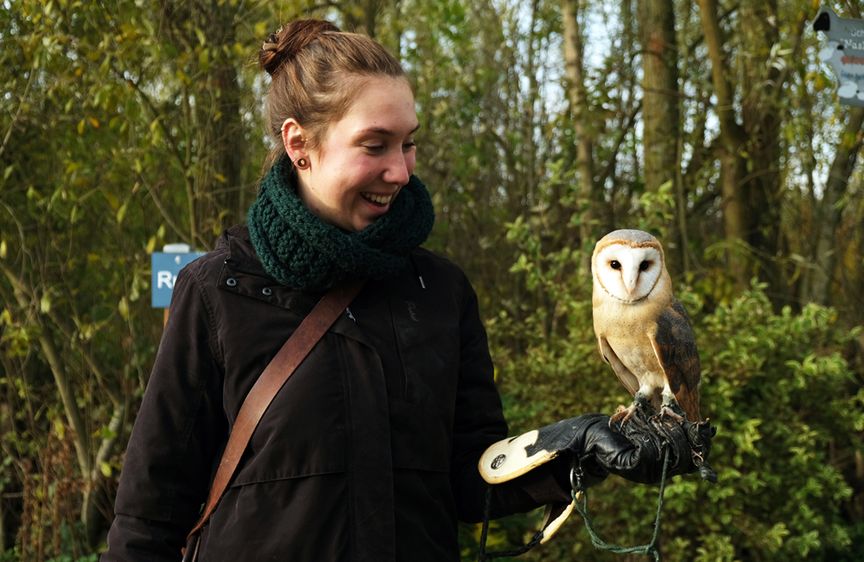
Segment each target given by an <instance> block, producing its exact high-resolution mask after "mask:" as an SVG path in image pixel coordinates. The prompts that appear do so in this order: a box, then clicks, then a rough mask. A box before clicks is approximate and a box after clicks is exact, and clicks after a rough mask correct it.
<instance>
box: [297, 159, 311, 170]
mask: <svg viewBox="0 0 864 562" xmlns="http://www.w3.org/2000/svg"><path fill="white" fill-rule="evenodd" d="M294 166H295V167H296V168H298V169H300V170H305V169H306V168H308V167H309V162H308V161H307V160H306V159H305V158H302V157H301V158H298V159H297V160H295V161H294Z"/></svg>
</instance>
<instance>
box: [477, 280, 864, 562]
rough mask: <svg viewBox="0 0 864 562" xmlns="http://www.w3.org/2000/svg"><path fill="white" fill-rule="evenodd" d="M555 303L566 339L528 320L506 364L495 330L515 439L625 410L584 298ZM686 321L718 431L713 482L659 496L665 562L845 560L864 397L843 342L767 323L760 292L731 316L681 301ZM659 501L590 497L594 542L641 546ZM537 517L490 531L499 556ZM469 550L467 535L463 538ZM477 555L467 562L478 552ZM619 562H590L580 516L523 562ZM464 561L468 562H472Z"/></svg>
mask: <svg viewBox="0 0 864 562" xmlns="http://www.w3.org/2000/svg"><path fill="white" fill-rule="evenodd" d="M564 294H565V292H562V293H561V294H559V295H558V296H557V298H558V299H559V304H558V307H559V308H561V307H562V306H563V307H564V309H566V310H568V311H569V313H568V314H567V315H566V317H567V331H566V334H565V335H564V336H563V337H554V336H553V337H549V338H544V337H543V336H542V330H532V326H534V325H536V324H538V323H541V322H543V318H545V316H546V314H547V313H546V312H537V313H535V314H532V315H529V317H528V318H527V319H526V320H525V321H524V323H523V325H522V327H523V328H527V330H525V331H524V332H523V333H531V334H534V336H532V337H531V338H530V339H529V341H527V342H523V343H522V344H521V345H524V346H525V349H526V351H525V352H524V353H519V354H517V353H513V352H510V351H509V345H510V344H509V343H508V341H507V340H508V338H509V334H508V333H507V331H508V330H507V329H506V327H507V326H508V319H507V318H506V317H505V316H501V317H499V318H497V319H493V321H491V322H490V323H489V329H490V335H491V340H492V341H493V345H494V356H495V357H496V360H497V364H498V375H499V379H500V381H499V382H500V384H501V390H502V393H503V396H504V401H505V408H506V409H507V415H508V419H509V420H510V421H511V426H512V427H511V433H512V434H517V433H520V432H522V431H524V430H527V429H530V428H534V427H539V426H541V425H545V424H547V423H550V422H552V421H554V420H556V419H561V418H565V417H570V416H574V415H578V414H581V413H588V412H592V411H602V412H611V411H612V410H613V409H614V407H615V406H616V405H617V404H626V403H629V401H630V397H629V396H628V395H627V393H626V391H625V390H624V388H623V387H622V386H621V385H620V384H619V383H618V381H617V379H616V377H615V376H614V374H613V373H612V371H611V369H610V368H609V367H608V366H607V365H606V364H605V363H603V362H602V360H601V358H600V356H599V353H598V352H597V349H596V343H595V338H594V335H593V329H592V327H591V305H590V299H589V298H587V287H579V288H577V289H576V290H574V291H571V294H572V295H573V296H571V297H569V301H568V302H565V303H563V304H562V302H561V300H560V299H561V298H568V297H562V295H564ZM680 297H681V298H682V301H684V302H685V306H686V307H687V308H688V310H689V312H690V314H691V316H692V317H693V319H694V329H695V331H696V335H697V343H698V345H699V350H700V356H701V360H702V391H701V392H702V404H703V407H702V415H703V416H705V417H709V418H710V419H711V422H712V423H713V424H714V425H715V426H716V427H717V428H718V434H717V437H716V438H715V440H714V444H713V450H712V452H711V463H712V465H713V467H714V468H715V469H716V470H717V473H718V476H719V481H718V483H716V484H713V485H712V484H709V483H707V482H703V481H701V480H699V478H698V476H696V475H690V476H687V477H681V478H676V479H675V480H673V481H672V482H671V483H670V484H669V486H668V487H667V490H666V495H665V499H666V501H665V508H664V513H663V525H662V530H661V550H662V552H663V554H664V556H665V557H666V558H667V559H669V560H695V561H706V562H707V561H724V560H730V561H731V560H765V561H773V560H777V561H788V560H829V559H830V560H849V561H851V560H853V559H856V558H855V556H856V555H855V554H854V553H855V552H858V553H860V552H862V551H864V532H862V529H864V526H862V521H861V519H860V516H856V515H855V513H856V512H855V510H854V509H853V504H852V502H853V487H852V485H851V481H852V478H853V473H854V458H855V456H856V454H858V455H859V456H860V451H861V450H862V440H861V432H862V429H864V408H862V407H861V406H862V403H864V391H862V390H861V388H860V386H861V384H860V383H861V380H862V374H861V373H860V372H859V373H856V372H855V371H854V370H853V369H852V367H851V366H850V363H849V362H848V361H847V359H845V358H844V351H846V350H848V349H850V347H851V346H850V344H851V342H852V339H853V338H854V337H855V336H856V335H857V334H858V333H859V332H857V331H853V332H852V333H851V334H850V333H849V331H848V330H846V329H844V328H843V327H842V326H840V325H839V324H838V321H837V315H836V314H835V312H834V311H833V310H832V309H830V308H824V307H819V306H815V305H808V306H806V307H805V308H804V309H803V310H802V311H800V313H793V312H792V311H791V310H790V309H788V308H787V309H783V310H782V311H780V312H779V313H775V312H774V311H773V310H772V307H771V304H770V302H769V300H768V299H767V297H766V296H765V294H764V292H763V290H762V287H759V286H756V287H754V288H753V289H752V290H750V291H749V292H747V293H745V294H743V295H741V296H739V297H738V298H737V299H735V300H733V301H732V302H731V303H730V304H728V305H722V306H719V307H718V308H716V309H715V310H713V311H710V312H709V311H705V310H703V309H702V305H701V301H700V298H699V296H698V295H695V294H692V293H685V294H683V295H680ZM656 494H657V489H656V488H655V487H650V486H640V485H636V484H632V483H629V482H626V481H624V480H621V479H619V478H616V477H611V478H609V479H608V480H607V481H606V482H604V483H603V484H601V485H599V486H597V487H596V488H594V489H592V491H591V494H590V501H591V504H590V509H591V511H592V514H593V517H594V520H595V524H596V526H597V528H598V532H600V534H601V536H603V538H604V539H606V540H607V541H609V542H614V543H617V544H625V545H635V544H644V543H646V542H648V540H649V539H650V536H651V531H652V522H653V515H654V512H655V510H656V499H657V498H656ZM536 518H537V515H536V514H533V515H530V516H517V517H512V518H508V519H507V520H505V521H503V522H499V523H498V524H497V525H496V526H495V527H493V536H492V538H491V539H490V540H492V541H495V542H496V543H499V544H500V543H503V542H506V541H511V542H512V541H521V540H526V539H527V538H530V535H531V533H532V525H534V524H536ZM465 536H466V537H468V536H470V533H465ZM472 552H474V551H472ZM576 555H578V559H580V560H620V559H621V558H620V557H619V556H617V555H614V554H610V553H605V552H601V551H598V550H595V549H594V548H593V546H591V543H590V540H589V539H588V535H587V532H586V531H585V530H584V528H583V525H582V521H581V519H580V518H579V517H578V515H574V516H572V518H571V520H570V521H569V522H568V524H567V525H565V528H564V529H563V530H562V531H561V533H560V535H559V536H558V537H556V538H555V539H554V540H553V541H552V542H551V543H549V544H547V545H544V546H542V547H539V548H537V549H535V550H534V551H533V552H531V553H530V554H528V555H526V556H525V557H523V559H524V560H568V559H576ZM466 559H468V558H466Z"/></svg>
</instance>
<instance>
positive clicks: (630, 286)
mask: <svg viewBox="0 0 864 562" xmlns="http://www.w3.org/2000/svg"><path fill="white" fill-rule="evenodd" d="M638 281H639V272H638V271H636V272H635V273H633V274H630V275H627V276H626V277H625V278H624V289H626V290H627V296H630V297H632V296H633V291H635V290H636V283H637V282H638Z"/></svg>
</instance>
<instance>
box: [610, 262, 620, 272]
mask: <svg viewBox="0 0 864 562" xmlns="http://www.w3.org/2000/svg"><path fill="white" fill-rule="evenodd" d="M609 267H611V268H612V269H616V270H617V269H621V262H620V261H618V260H612V261H610V262H609Z"/></svg>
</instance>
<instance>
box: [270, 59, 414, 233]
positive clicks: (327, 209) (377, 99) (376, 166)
mask: <svg viewBox="0 0 864 562" xmlns="http://www.w3.org/2000/svg"><path fill="white" fill-rule="evenodd" d="M351 83H352V84H353V85H354V87H357V88H358V92H357V94H356V97H355V98H354V101H353V103H352V104H351V106H350V107H349V108H348V111H347V112H346V113H345V115H344V116H342V118H341V119H340V120H339V121H336V122H333V123H331V124H330V125H329V126H328V127H327V129H326V130H325V131H324V134H323V137H322V138H321V141H320V143H318V146H317V147H316V148H313V149H310V150H308V151H301V152H302V154H298V153H295V154H291V151H290V149H289V156H290V157H291V158H292V160H295V161H296V159H297V157H299V156H302V155H304V154H305V155H307V156H306V158H307V160H308V161H309V166H308V167H307V168H305V169H298V170H297V171H298V178H299V182H298V191H299V195H300V199H301V200H302V201H303V203H304V204H305V205H306V206H307V207H308V208H309V209H310V210H311V211H312V212H313V213H314V214H315V215H317V216H318V217H320V218H321V219H323V220H325V221H327V222H329V223H331V224H334V225H336V226H338V227H339V228H342V229H344V230H347V231H349V232H355V231H359V230H362V229H363V228H365V227H367V226H369V225H370V224H371V223H372V222H374V221H375V219H377V218H378V217H380V216H382V215H384V214H385V213H386V212H387V211H388V210H389V209H390V205H391V204H392V203H393V200H394V199H395V198H396V196H397V195H398V194H399V190H400V189H402V186H404V185H405V184H407V183H408V178H409V176H410V175H411V174H412V173H413V172H414V163H415V146H414V133H415V131H417V128H418V126H419V125H418V122H417V114H416V113H415V111H414V96H413V94H412V93H411V88H410V87H409V86H408V83H407V82H406V80H405V79H404V78H393V77H390V76H376V77H369V78H364V79H362V80H359V81H351ZM298 129H300V130H302V129H301V128H299V127H298ZM287 144H288V141H286V145H287ZM286 148H287V146H286Z"/></svg>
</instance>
